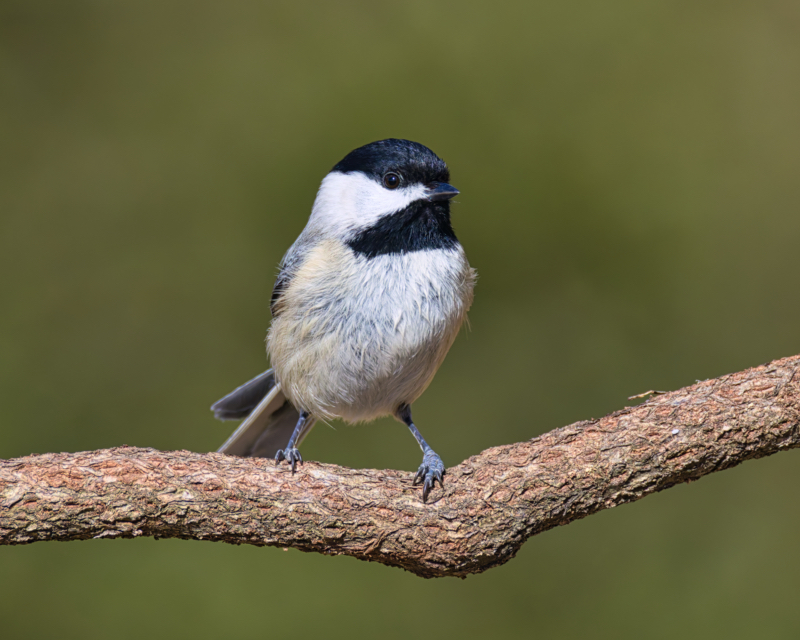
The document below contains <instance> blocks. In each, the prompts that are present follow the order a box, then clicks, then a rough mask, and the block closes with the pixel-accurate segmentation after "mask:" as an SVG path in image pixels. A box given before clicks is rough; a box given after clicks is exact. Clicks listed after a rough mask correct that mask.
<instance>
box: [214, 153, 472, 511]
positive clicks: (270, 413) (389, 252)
mask: <svg viewBox="0 0 800 640" xmlns="http://www.w3.org/2000/svg"><path fill="white" fill-rule="evenodd" d="M449 180H450V173H449V171H448V169H447V165H445V163H444V161H443V160H442V159H441V158H439V157H438V156H437V155H436V154H435V153H433V152H432V151H431V150H430V149H428V148H427V147H425V146H423V145H421V144H418V143H416V142H411V141H409V140H396V139H389V140H380V141H378V142H373V143H371V144H368V145H365V146H363V147H360V148H358V149H356V150H354V151H351V152H350V153H349V154H347V156H345V158H344V159H343V160H342V161H341V162H340V163H339V164H337V165H336V166H335V167H334V168H333V169H332V170H331V172H330V173H329V174H328V175H327V176H325V179H324V180H323V181H322V184H321V185H320V188H319V192H318V193H317V198H316V201H315V202H314V207H313V209H312V210H311V217H310V218H309V220H308V224H307V225H306V227H305V229H304V230H303V232H302V233H301V234H300V236H299V237H298V238H297V240H296V241H295V243H294V244H293V245H292V246H291V248H290V249H289V251H288V252H287V253H286V255H285V256H284V258H283V260H282V261H281V263H280V272H279V273H278V278H277V281H276V282H275V288H274V289H273V291H272V302H271V305H270V310H271V311H272V325H271V326H270V329H269V331H268V333H267V352H268V354H269V358H270V361H271V363H272V369H269V370H268V371H265V372H264V373H262V374H261V375H260V376H258V377H256V378H253V379H252V380H250V382H247V383H246V384H244V385H242V386H241V387H239V388H238V389H236V390H235V391H233V392H232V393H230V394H228V395H227V396H225V397H224V398H222V399H221V400H219V401H218V402H216V403H215V404H214V405H213V406H212V407H211V409H212V410H213V411H214V415H215V416H216V417H217V418H219V419H221V420H237V419H241V418H245V420H244V422H242V424H241V425H239V428H237V429H236V431H234V433H233V435H231V437H230V438H228V440H227V442H225V444H223V445H222V446H221V447H220V448H219V451H220V452H223V453H228V454H232V455H239V456H252V457H265V458H266V457H273V456H274V458H275V460H276V461H278V462H280V461H281V460H286V461H287V462H288V463H289V464H290V465H291V468H292V472H294V470H295V466H296V464H297V463H298V462H302V460H303V459H302V457H301V456H300V452H299V451H298V450H297V447H299V446H300V443H301V442H302V441H303V439H304V438H305V437H306V436H307V435H308V433H309V432H310V431H311V428H312V427H313V426H314V423H315V422H316V421H317V420H330V419H332V418H341V419H343V420H345V421H347V422H351V423H353V422H362V421H367V420H373V419H375V418H379V417H381V416H386V415H392V416H394V417H395V418H397V419H398V420H400V421H401V422H404V423H405V424H406V425H408V428H409V429H410V430H411V433H412V434H413V435H414V437H415V438H416V439H417V442H418V443H419V446H420V447H421V448H422V452H423V458H422V464H421V465H420V467H419V470H418V471H417V474H416V476H415V477H414V484H418V483H419V482H422V483H423V486H422V498H423V500H427V498H428V494H429V493H430V491H431V489H432V488H433V487H434V485H435V483H436V481H438V482H439V484H440V485H442V480H443V476H444V472H445V467H444V464H443V463H442V459H441V458H440V457H439V456H438V455H437V454H436V453H435V452H434V451H433V449H431V448H430V446H428V443H427V442H425V440H424V439H423V438H422V435H420V432H419V431H418V430H417V427H416V426H415V425H414V422H413V421H412V419H411V404H412V403H413V402H414V401H415V400H416V399H417V398H419V396H420V395H421V394H422V392H423V391H425V389H426V388H427V386H428V385H429V384H430V382H431V380H432V379H433V376H434V374H435V373H436V370H437V369H438V368H439V365H441V363H442V361H443V360H444V357H445V355H446V354H447V351H448V350H449V349H450V346H451V345H452V344H453V341H454V340H455V337H456V334H457V333H458V331H459V328H460V327H461V324H462V323H463V322H464V320H465V318H466V316H467V311H468V309H469V307H470V305H471V304H472V291H473V287H474V285H475V271H474V270H473V269H472V268H471V267H470V266H469V263H468V262H467V258H466V256H465V254H464V249H463V248H462V247H461V245H460V244H459V242H458V240H457V239H456V235H455V233H453V227H452V226H451V224H450V199H451V198H452V197H453V196H455V195H458V190H457V189H455V188H454V187H452V186H450V185H449V184H448V182H449Z"/></svg>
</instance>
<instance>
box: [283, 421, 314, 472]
mask: <svg viewBox="0 0 800 640" xmlns="http://www.w3.org/2000/svg"><path fill="white" fill-rule="evenodd" d="M310 419H311V414H310V413H309V412H308V411H301V412H300V419H299V420H298V421H297V426H296V427H295V428H294V431H293V432H292V437H291V438H289V444H287V445H286V448H285V449H278V453H276V454H275V462H280V461H281V460H286V461H287V462H288V463H289V464H290V465H292V473H294V471H295V467H296V466H297V463H298V462H300V463H302V462H303V456H301V455H300V451H299V450H298V449H297V447H295V446H294V445H295V443H296V442H297V440H298V439H299V438H300V436H301V435H302V433H303V429H304V428H305V426H306V424H308V421H309V420H310ZM289 424H291V423H289Z"/></svg>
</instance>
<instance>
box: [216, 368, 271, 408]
mask: <svg viewBox="0 0 800 640" xmlns="http://www.w3.org/2000/svg"><path fill="white" fill-rule="evenodd" d="M274 386H275V373H274V372H273V370H272V369H267V370H266V371H265V372H264V373H262V374H261V375H258V376H256V377H255V378H253V379H252V380H250V381H249V382H245V383H244V384H243V385H242V386H240V387H236V389H234V390H233V391H231V392H230V393H229V394H228V395H227V396H225V397H224V398H222V399H220V400H217V401H216V402H215V403H214V404H212V405H211V410H212V411H213V412H214V417H215V418H217V419H218V420H241V419H242V418H246V417H247V416H248V415H250V413H251V412H252V411H253V409H255V408H256V407H257V406H258V403H259V402H261V400H263V399H264V396H266V395H267V394H268V393H269V392H270V390H271V389H272V388H273V387H274Z"/></svg>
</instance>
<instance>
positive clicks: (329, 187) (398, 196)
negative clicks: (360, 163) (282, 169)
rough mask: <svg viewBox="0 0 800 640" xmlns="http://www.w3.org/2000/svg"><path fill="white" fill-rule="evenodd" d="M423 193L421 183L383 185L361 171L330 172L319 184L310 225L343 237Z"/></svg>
mask: <svg viewBox="0 0 800 640" xmlns="http://www.w3.org/2000/svg"><path fill="white" fill-rule="evenodd" d="M425 197H426V190H425V187H424V186H423V185H421V184H416V185H411V186H408V187H400V188H399V189H386V188H384V187H383V186H382V185H380V184H379V183H378V182H376V181H375V180H373V179H372V178H369V177H367V176H366V175H364V174H363V173H358V172H353V173H338V172H336V173H330V174H328V175H327V176H326V177H325V179H324V180H323V181H322V185H320V188H319V192H318V193H317V199H316V201H315V202H314V208H313V210H312V212H311V217H310V218H309V225H312V226H313V227H314V228H316V229H319V230H326V231H328V232H333V233H334V234H335V235H338V236H339V237H344V236H345V235H346V234H347V233H349V232H351V231H353V230H357V229H364V228H367V227H371V226H373V225H374V224H376V223H377V222H378V221H380V219H381V218H383V217H384V216H387V215H391V214H392V213H396V212H397V211H401V210H403V209H405V208H406V207H407V206H408V205H410V204H411V203H413V202H415V201H417V200H420V199H422V198H425Z"/></svg>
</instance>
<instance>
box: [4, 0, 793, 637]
mask: <svg viewBox="0 0 800 640" xmlns="http://www.w3.org/2000/svg"><path fill="white" fill-rule="evenodd" d="M385 137H405V138H410V139H412V140H417V141H420V142H422V143H424V144H426V145H428V146H430V147H431V148H432V149H433V150H434V151H436V152H437V153H438V154H440V155H441V156H443V157H444V158H445V159H446V160H447V162H448V163H449V164H450V167H451V171H452V175H453V184H455V185H456V186H457V187H458V188H459V189H461V191H462V196H461V197H460V198H459V203H458V204H457V206H456V207H455V208H454V212H453V218H454V222H455V226H456V230H457V232H458V235H459V238H460V239H461V241H462V242H463V244H464V246H465V247H466V249H467V253H468V255H469V257H470V260H471V262H472V264H473V265H474V266H475V267H476V268H477V269H478V271H479V272H480V280H479V284H478V288H477V292H476V301H475V305H474V307H473V310H472V312H471V316H470V318H471V326H472V328H471V331H470V332H469V333H466V334H463V335H462V336H461V337H460V338H459V340H458V341H457V342H456V345H455V346H454V348H453V350H452V351H451V354H450V356H449V357H448V359H447V361H446V362H445V364H444V366H443V367H442V370H441V371H440V373H439V374H438V376H437V378H436V379H435V380H434V382H433V384H432V386H431V387H430V389H429V390H428V392H427V393H426V394H425V395H424V396H423V397H422V399H420V400H419V401H418V402H417V403H416V404H415V416H416V417H417V419H418V422H419V424H420V428H421V430H422V432H423V433H424V434H425V436H426V438H427V439H428V441H429V442H431V443H432V444H433V445H434V447H435V448H436V450H437V451H438V452H440V453H441V455H442V456H443V457H444V459H445V461H446V462H447V463H448V464H451V465H452V464H456V463H458V462H459V461H461V460H463V459H464V458H466V457H468V456H470V455H472V454H475V453H477V452H479V451H481V450H482V449H484V448H487V447H490V446H493V445H498V444H503V443H509V442H515V441H519V440H523V439H527V438H531V437H533V436H535V435H537V434H540V433H542V432H544V431H547V430H550V429H553V428H555V427H558V426H562V425H564V424H567V423H570V422H573V421H575V420H579V419H585V418H590V417H599V416H601V415H603V414H605V413H607V412H610V411H612V410H615V409H619V408H621V407H623V406H624V405H625V404H630V401H628V400H627V396H629V395H632V394H635V393H639V392H642V391H646V390H647V389H673V388H677V387H681V386H684V385H687V384H691V383H693V382H694V381H695V380H696V379H702V378H707V377H714V376H718V375H721V374H724V373H727V372H731V371H736V370H740V369H743V368H746V367H749V366H753V365H757V364H760V363H763V362H766V361H768V360H770V359H773V358H778V357H782V356H787V355H793V354H796V353H800V332H798V320H797V319H798V315H800V296H798V287H797V282H798V277H799V276H800V265H799V264H798V258H797V244H798V239H800V216H798V205H800V5H798V3H797V2H792V1H788V0H787V1H770V0H758V1H756V0H751V1H737V0H727V1H726V2H711V1H697V0H694V1H691V2H689V1H683V2H642V1H641V0H637V1H634V0H607V1H606V2H602V3H599V2H590V1H585V0H584V1H574V0H566V1H565V0H561V1H559V2H556V1H554V0H553V1H550V2H541V1H538V0H537V1H535V2H530V1H528V2H522V1H517V2H505V3H504V2H494V3H475V2H464V1H462V2H445V1H434V2H431V1H427V2H401V3H375V2H338V3H320V2H316V3H311V2H298V1H295V2H291V3H290V2H285V3H278V2H262V3H256V2H252V3H221V2H220V3H211V2H182V3H177V2H166V3H164V2H162V3H149V2H138V3H114V2H99V1H98V2H77V1H75V2H52V3H46V2H30V1H27V2H9V1H7V0H6V1H4V2H2V4H0V300H2V302H1V303H0V406H2V409H3V420H2V430H0V457H2V458H12V457H16V456H22V455H26V454H29V453H32V452H46V451H76V450H83V449H96V448H101V447H111V446H115V445H120V444H123V443H125V444H130V445H138V446H148V447H157V448H159V449H181V448H185V449H191V450H194V451H208V450H212V449H214V448H216V447H217V446H218V445H219V444H220V443H221V442H222V441H223V440H224V439H225V438H226V437H227V435H228V434H229V432H230V431H231V429H232V426H233V425H231V424H230V423H227V424H221V423H218V422H215V421H214V420H213V419H212V417H211V414H210V412H209V411H208V406H209V405H210V404H211V403H212V402H213V401H214V400H216V399H217V398H218V397H219V396H220V395H222V394H224V393H226V392H228V391H230V390H231V389H232V388H233V387H234V386H236V385H238V384H240V383H241V382H243V381H244V380H246V379H248V378H249V377H251V376H253V375H255V374H257V373H259V372H260V371H262V370H263V369H264V368H265V354H264V344H263V341H264V335H265V331H266V328H267V326H268V323H269V310H268V303H269V296H270V292H271V288H272V283H273V278H274V274H275V269H276V265H277V262H278V261H279V260H280V258H281V256H282V255H283V252H284V251H285V250H286V248H287V247H288V246H289V245H290V243H291V242H292V241H293V239H294V238H295V236H296V235H297V234H298V232H299V231H300V230H301V228H302V227H303V225H304V224H305V220H306V217H307V215H308V212H309V210H310V207H311V204H312V202H313V198H314V194H315V192H316V189H317V186H318V184H319V181H320V180H321V178H322V177H323V176H324V175H325V173H326V172H327V171H328V170H329V169H330V167H331V166H333V165H334V164H335V163H336V162H337V161H338V160H339V159H340V158H341V157H342V156H344V155H345V154H346V153H347V152H348V151H350V150H351V149H353V148H355V147H357V146H360V145H362V144H365V143H367V142H370V141H372V140H376V139H380V138H385ZM334 426H335V427H336V428H335V429H330V428H328V427H326V426H324V425H321V426H318V427H317V429H316V430H315V431H314V433H313V435H312V436H311V437H310V438H309V439H308V440H307V441H306V443H305V444H304V447H303V454H304V456H305V457H306V458H307V459H312V460H321V461H326V462H335V463H339V464H344V465H349V466H356V467H378V468H383V467H391V468H400V469H406V470H408V471H409V472H411V471H412V470H414V469H415V468H416V466H417V464H418V463H419V450H418V448H417V446H416V444H415V443H414V441H413V439H412V438H411V436H410V435H409V434H408V432H407V430H406V429H405V428H404V427H402V426H401V425H399V424H397V423H395V422H393V421H391V420H385V421H380V422H378V423H375V424H374V425H370V426H358V427H347V426H344V425H340V424H337V425H334ZM798 482H800V454H799V453H796V452H793V453H789V454H782V455H779V456H774V457H772V458H768V459H765V460H760V461H756V462H749V463H747V464H745V465H744V466H742V467H739V468H737V469H734V470H731V471H726V472H725V473H722V474H718V475H715V476H711V477H708V478H704V479H703V481H702V482H699V483H695V484H692V485H683V486H680V487H676V488H674V489H671V490H670V491H667V492H665V493H663V494H660V495H656V496H652V497H649V498H647V499H646V500H643V501H642V502H640V503H636V504H633V505H628V506H625V507H623V508H620V509H614V510H611V511H606V512H603V513H600V514H598V515H595V516H592V517H591V518H588V519H586V520H582V521H579V522H575V523H573V524H571V525H569V526H568V527H565V528H560V529H557V530H553V531H549V532H547V533H545V534H543V535H541V536H538V537H536V538H534V539H532V540H530V541H529V542H528V543H527V544H526V545H525V546H524V547H523V549H522V551H521V552H520V554H519V555H518V557H517V558H516V559H514V560H512V561H511V562H509V563H508V564H507V565H505V566H503V567H500V568H497V569H494V570H491V571H490V572H488V573H486V574H483V575H478V576H472V577H470V578H469V579H467V580H466V581H460V580H455V579H444V580H431V581H425V580H421V579H419V578H416V577H414V576H412V575H411V574H407V573H404V572H402V571H400V570H397V569H389V568H387V567H383V566H380V565H376V564H367V563H363V562H358V561H356V560H353V559H350V558H327V557H323V556H318V555H308V554H302V553H300V552H297V551H288V552H284V551H281V550H278V549H260V548H254V547H233V546H225V545H222V544H209V543H201V542H188V541H176V540H163V541H159V542H155V541H153V540H150V539H146V540H124V541H113V542H112V541H96V542H81V543H70V544H55V543H50V544H45V543H39V544H35V545H32V546H28V547H15V548H0V629H2V636H3V638H52V637H56V636H57V637H59V638H63V639H64V640H67V639H71V638H82V639H94V638H107V637H116V638H121V639H124V638H139V637H142V636H143V635H147V636H150V637H156V638H158V637H174V638H182V637H187V638H188V637H191V638H253V637H268V636H270V637H271V636H278V635H280V636H286V635H292V636H296V637H319V638H322V637H324V638H353V637H377V636H380V637H383V638H404V639H407V638H413V637H437V638H446V637H455V636H458V637H462V638H478V637H500V636H501V637H505V638H527V637H531V636H534V637H576V636H580V637H589V638H639V637H648V638H668V637H686V638H700V637H702V638H707V637H723V636H724V637H731V638H733V637H735V638H750V637H754V636H758V637H769V638H785V637H797V636H798V633H800V618H799V617H798V616H797V613H796V606H797V601H798V596H800V547H799V546H798V545H797V531H798V527H799V526H800V508H798V504H797V499H796V488H797V486H798Z"/></svg>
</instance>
